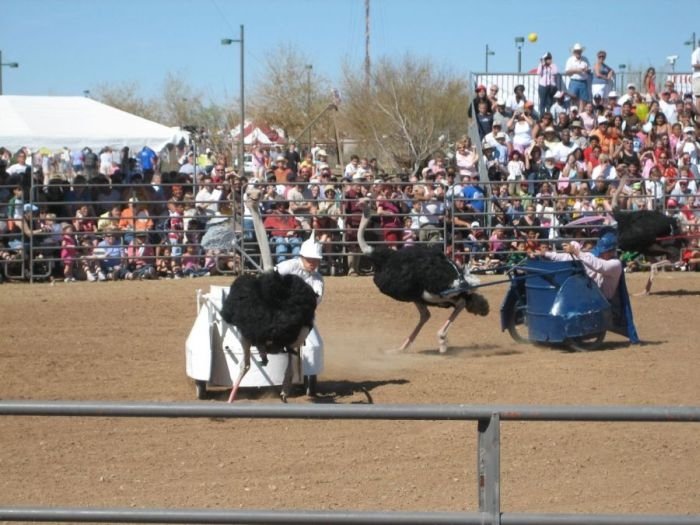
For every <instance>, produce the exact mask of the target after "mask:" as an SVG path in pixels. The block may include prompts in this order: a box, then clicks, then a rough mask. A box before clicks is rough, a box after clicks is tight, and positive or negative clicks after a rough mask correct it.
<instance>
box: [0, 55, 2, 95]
mask: <svg viewBox="0 0 700 525" xmlns="http://www.w3.org/2000/svg"><path fill="white" fill-rule="evenodd" d="M0 95H2V51H0Z"/></svg>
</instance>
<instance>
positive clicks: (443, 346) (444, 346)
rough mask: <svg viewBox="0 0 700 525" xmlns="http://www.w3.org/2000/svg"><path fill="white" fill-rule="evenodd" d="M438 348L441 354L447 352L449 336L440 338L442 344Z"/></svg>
mask: <svg viewBox="0 0 700 525" xmlns="http://www.w3.org/2000/svg"><path fill="white" fill-rule="evenodd" d="M438 350H439V352H440V353H441V354H445V353H447V338H445V339H443V338H440V344H439V347H438Z"/></svg>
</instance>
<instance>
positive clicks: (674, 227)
mask: <svg viewBox="0 0 700 525" xmlns="http://www.w3.org/2000/svg"><path fill="white" fill-rule="evenodd" d="M613 217H614V218H615V221H616V222H617V231H618V244H619V246H620V249H621V250H624V251H630V252H639V253H641V254H643V255H646V256H647V257H661V256H666V257H667V259H664V260H662V261H659V262H655V263H652V265H651V269H650V272H649V279H648V280H647V284H646V286H645V288H644V293H646V294H649V293H650V291H651V283H652V281H653V280H654V275H655V274H656V272H657V271H658V270H659V268H661V267H663V266H668V265H672V264H676V263H677V262H678V261H680V258H681V252H682V249H683V246H684V245H685V243H686V240H685V239H684V238H683V236H682V231H681V228H680V225H679V223H678V220H677V219H675V218H674V217H669V216H668V215H666V214H665V213H663V212H660V211H651V210H639V211H632V212H623V211H619V210H616V211H614V212H613Z"/></svg>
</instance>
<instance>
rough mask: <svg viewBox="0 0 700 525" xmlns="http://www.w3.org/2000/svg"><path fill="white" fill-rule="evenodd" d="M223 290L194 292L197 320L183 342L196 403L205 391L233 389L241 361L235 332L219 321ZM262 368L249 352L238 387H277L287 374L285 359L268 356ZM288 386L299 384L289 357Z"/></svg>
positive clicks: (298, 369)
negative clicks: (290, 371)
mask: <svg viewBox="0 0 700 525" xmlns="http://www.w3.org/2000/svg"><path fill="white" fill-rule="evenodd" d="M228 290H229V288H228V287H226V286H211V288H210V289H209V293H202V291H201V290H197V318H196V319H195V322H194V326H193V327H192V330H190V334H189V335H188V336H187V341H186V342H185V357H186V369H187V376H188V377H190V378H192V379H194V383H195V391H196V394H197V399H206V397H207V390H208V388H209V387H229V388H230V387H233V382H234V380H235V379H236V377H238V372H239V367H240V364H241V361H242V360H243V349H242V347H241V341H240V338H239V334H238V331H237V330H236V328H235V327H233V326H231V325H230V324H228V323H227V322H226V321H224V320H223V319H222V318H221V306H222V303H223V300H224V298H225V297H226V295H227V294H228ZM267 357H268V363H267V365H265V366H263V365H262V362H261V359H260V353H259V352H258V349H257V348H256V347H254V346H253V347H252V348H251V363H250V370H249V371H248V373H247V374H246V375H245V376H244V377H243V381H242V382H241V387H242V388H245V387H256V388H261V387H271V386H280V385H282V382H283V381H284V373H285V371H286V370H287V355H286V354H283V353H280V354H268V356H267ZM292 364H293V370H294V374H293V376H292V384H293V385H300V384H302V383H303V375H302V373H301V360H300V359H299V356H292Z"/></svg>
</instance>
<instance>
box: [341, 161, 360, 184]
mask: <svg viewBox="0 0 700 525" xmlns="http://www.w3.org/2000/svg"><path fill="white" fill-rule="evenodd" d="M359 166H360V157H358V156H357V155H353V156H351V157H350V162H349V163H348V165H347V166H345V170H344V171H343V178H344V179H345V180H348V181H350V180H352V176H353V175H355V173H357V170H358V169H359Z"/></svg>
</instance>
